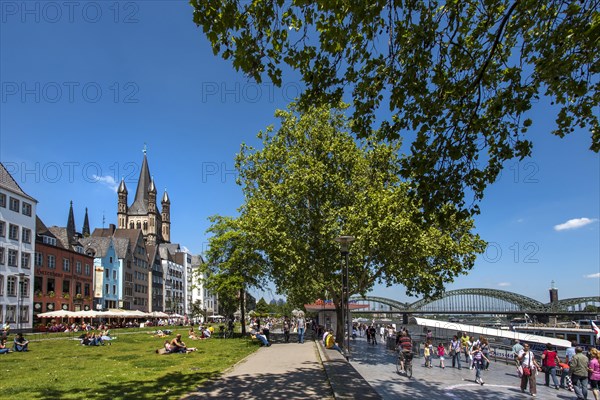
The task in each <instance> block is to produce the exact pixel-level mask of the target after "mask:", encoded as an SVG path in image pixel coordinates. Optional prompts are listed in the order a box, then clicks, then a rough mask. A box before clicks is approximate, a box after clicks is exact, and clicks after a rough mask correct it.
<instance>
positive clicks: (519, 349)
mask: <svg viewBox="0 0 600 400" xmlns="http://www.w3.org/2000/svg"><path fill="white" fill-rule="evenodd" d="M522 351H523V345H522V344H521V341H520V340H519V339H515V344H514V345H513V347H512V354H513V359H514V360H515V364H517V366H519V365H520V363H519V355H521V352H522Z"/></svg>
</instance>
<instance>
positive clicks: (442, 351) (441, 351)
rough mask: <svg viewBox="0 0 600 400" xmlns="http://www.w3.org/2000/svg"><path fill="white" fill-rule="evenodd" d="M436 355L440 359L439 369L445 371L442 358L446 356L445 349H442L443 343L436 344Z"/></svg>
mask: <svg viewBox="0 0 600 400" xmlns="http://www.w3.org/2000/svg"><path fill="white" fill-rule="evenodd" d="M437 353H438V356H439V357H440V368H441V369H446V366H445V365H444V356H445V355H446V348H445V347H444V344H443V343H440V344H438V347H437Z"/></svg>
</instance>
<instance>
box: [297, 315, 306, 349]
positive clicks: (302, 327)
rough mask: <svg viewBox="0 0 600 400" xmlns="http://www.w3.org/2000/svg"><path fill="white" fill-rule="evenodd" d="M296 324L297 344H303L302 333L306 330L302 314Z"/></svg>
mask: <svg viewBox="0 0 600 400" xmlns="http://www.w3.org/2000/svg"><path fill="white" fill-rule="evenodd" d="M296 322H297V324H298V343H304V331H305V330H306V320H305V319H304V314H300V315H299V316H298V320H297V321H296Z"/></svg>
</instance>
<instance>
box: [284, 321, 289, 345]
mask: <svg viewBox="0 0 600 400" xmlns="http://www.w3.org/2000/svg"><path fill="white" fill-rule="evenodd" d="M283 340H284V342H285V343H289V342H290V319H289V318H288V317H285V319H284V320H283Z"/></svg>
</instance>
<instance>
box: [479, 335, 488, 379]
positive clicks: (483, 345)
mask: <svg viewBox="0 0 600 400" xmlns="http://www.w3.org/2000/svg"><path fill="white" fill-rule="evenodd" d="M480 348H481V352H482V353H483V355H484V356H485V362H484V365H483V369H484V370H486V371H487V370H488V369H489V368H490V359H489V354H490V343H489V342H488V340H487V338H485V337H482V338H481V347H480Z"/></svg>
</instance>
